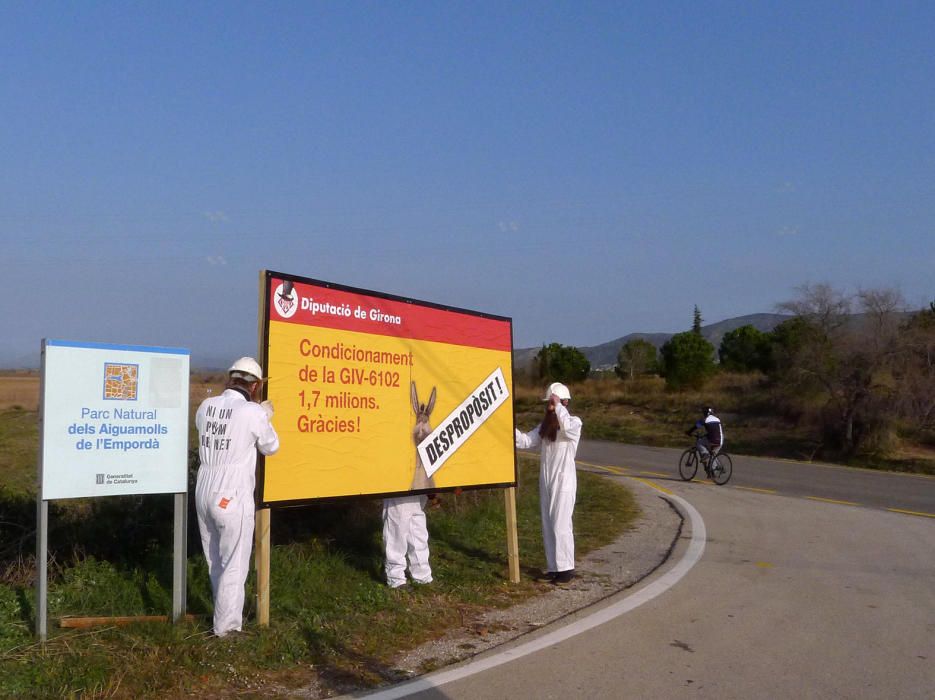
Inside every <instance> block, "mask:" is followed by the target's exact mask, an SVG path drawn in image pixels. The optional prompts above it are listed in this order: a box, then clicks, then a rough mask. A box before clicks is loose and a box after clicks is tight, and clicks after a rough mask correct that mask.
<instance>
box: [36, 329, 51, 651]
mask: <svg viewBox="0 0 935 700" xmlns="http://www.w3.org/2000/svg"><path fill="white" fill-rule="evenodd" d="M39 367H40V371H39V455H38V459H37V460H36V472H37V473H36V477H37V480H38V481H37V483H38V484H39V489H38V492H37V493H36V635H37V636H38V637H39V639H40V640H42V641H43V642H44V641H45V638H46V635H47V634H48V620H47V617H46V612H47V604H48V598H49V581H48V577H49V502H48V501H46V500H44V499H43V498H42V461H43V458H44V456H45V455H44V454H43V445H44V444H45V338H43V339H42V344H41V346H40V350H39Z"/></svg>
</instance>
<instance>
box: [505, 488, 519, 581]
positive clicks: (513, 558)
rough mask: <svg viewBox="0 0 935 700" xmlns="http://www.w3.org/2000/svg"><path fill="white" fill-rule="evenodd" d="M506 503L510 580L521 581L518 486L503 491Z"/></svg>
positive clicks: (507, 552)
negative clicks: (517, 511) (517, 509)
mask: <svg viewBox="0 0 935 700" xmlns="http://www.w3.org/2000/svg"><path fill="white" fill-rule="evenodd" d="M503 498H504V501H505V503H506V554H507V562H508V564H509V568H510V581H511V582H512V583H519V532H518V530H517V526H516V487H515V486H510V487H509V488H507V489H505V490H504V492H503Z"/></svg>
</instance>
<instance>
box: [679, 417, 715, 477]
mask: <svg viewBox="0 0 935 700" xmlns="http://www.w3.org/2000/svg"><path fill="white" fill-rule="evenodd" d="M696 430H703V431H704V433H703V434H702V435H698V436H697V439H696V440H695V446H696V447H697V448H698V452H699V453H700V454H701V460H702V464H704V465H705V472H707V471H709V467H708V465H709V464H710V460H709V455H710V456H714V455H716V454H717V453H718V452H719V451H720V450H721V448H722V447H724V426H723V425H721V420H720V418H718V417H717V416H716V415H714V409H713V408H711V407H710V406H706V407H705V408H704V409H702V416H701V418H700V419H699V420H697V421H696V422H695V424H694V425H693V426H692V427H691V428H689V429H688V430H687V431H686V433H685V434H686V435H694V434H695V431H696Z"/></svg>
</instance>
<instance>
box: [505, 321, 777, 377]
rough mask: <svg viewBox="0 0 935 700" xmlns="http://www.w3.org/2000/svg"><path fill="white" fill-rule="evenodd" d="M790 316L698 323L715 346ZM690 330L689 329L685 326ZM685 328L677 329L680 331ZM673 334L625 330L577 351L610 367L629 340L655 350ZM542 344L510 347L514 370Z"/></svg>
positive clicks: (594, 363) (601, 366) (525, 363)
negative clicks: (743, 331)
mask: <svg viewBox="0 0 935 700" xmlns="http://www.w3.org/2000/svg"><path fill="white" fill-rule="evenodd" d="M790 318H793V316H792V315H791V314H771V313H759V314H747V315H745V316H735V317H734V318H727V319H724V320H723V321H717V322H716V323H710V324H708V325H702V326H701V335H702V336H703V337H704V339H705V340H707V341H708V342H709V343H711V344H712V345H713V346H714V347H715V348H717V347H718V346H720V344H721V340H722V339H723V338H724V335H725V334H727V333H730V332H731V331H733V330H736V329H737V328H740V327H741V326H747V325H750V326H753V327H754V328H756V329H757V330H758V331H762V332H763V333H768V332H769V331H771V330H773V329H774V328H775V327H776V326H778V325H779V324H780V323H782V322H783V321H788V320H789V319H790ZM686 330H689V329H686ZM682 332H684V331H679V333H682ZM673 335H676V334H675V333H645V332H636V333H628V334H627V335H623V336H620V337H619V338H615V339H614V340H609V341H607V342H606V343H601V344H599V345H590V346H585V347H579V348H578V350H579V351H580V352H581V354H583V355H584V356H585V357H586V358H588V362H590V363H591V369H592V370H595V369H611V368H613V367H614V366H615V365H616V364H617V353H619V352H620V348H621V347H623V346H624V345H626V344H627V343H628V342H630V341H631V340H646V341H648V342H650V343H652V344H653V345H654V346H656V349H657V350H658V349H659V348H661V347H662V346H663V345H664V344H665V343H666V342H667V341H668V340H669V338H671V337H672V336H673ZM541 347H542V346H538V347H533V348H514V349H513V364H514V366H515V367H516V369H517V371H520V370H522V369H525V368H527V367H529V365H530V364H531V363H532V362H533V360H535V357H536V354H537V353H538V352H539V350H540V349H541Z"/></svg>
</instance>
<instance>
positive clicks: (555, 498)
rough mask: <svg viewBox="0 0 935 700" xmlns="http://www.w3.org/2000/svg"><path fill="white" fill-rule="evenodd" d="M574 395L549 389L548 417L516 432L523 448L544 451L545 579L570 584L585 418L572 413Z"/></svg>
mask: <svg viewBox="0 0 935 700" xmlns="http://www.w3.org/2000/svg"><path fill="white" fill-rule="evenodd" d="M570 400H571V393H570V392H569V391H568V387H566V386H565V385H564V384H559V383H558V382H556V383H554V384H552V385H550V386H549V388H548V389H547V390H546V394H545V401H548V404H547V405H546V411H545V417H544V418H543V419H542V422H541V423H540V424H539V425H538V426H537V427H536V428H535V429H534V430H531V431H529V432H528V433H522V432H520V431H519V430H517V431H516V446H517V447H518V448H520V449H526V448H535V447H539V448H540V458H539V510H540V512H541V515H542V541H543V544H544V545H545V561H546V572H545V578H546V579H547V580H550V581H551V582H552V583H555V584H560V583H568V582H569V581H571V580H572V579H573V578H574V576H575V535H574V531H573V529H572V514H573V513H574V510H575V496H576V494H577V490H578V476H577V474H576V472H575V453H576V452H577V451H578V441H579V440H580V439H581V419H580V418H578V417H577V416H573V415H571V414H570V413H569V412H568V402H569V401H570Z"/></svg>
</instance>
